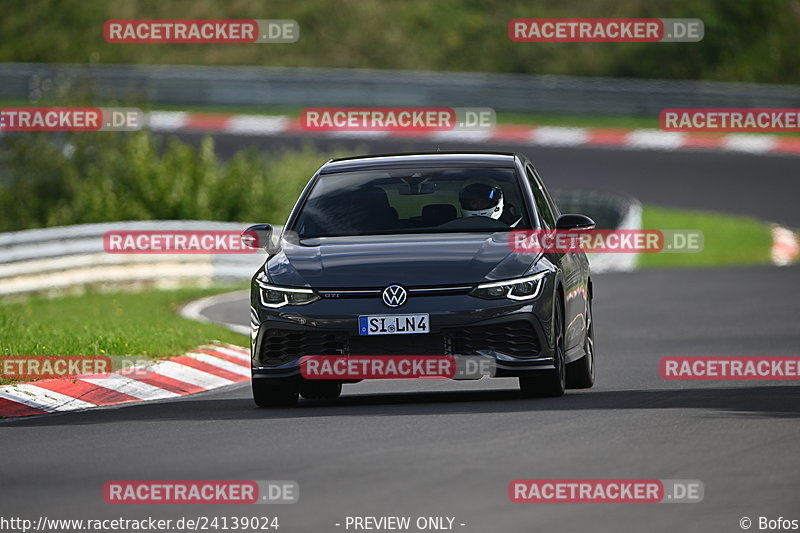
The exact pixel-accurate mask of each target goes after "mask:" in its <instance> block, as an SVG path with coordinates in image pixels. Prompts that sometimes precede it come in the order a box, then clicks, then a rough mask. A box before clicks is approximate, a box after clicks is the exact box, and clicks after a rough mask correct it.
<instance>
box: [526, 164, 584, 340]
mask: <svg viewBox="0 0 800 533" xmlns="http://www.w3.org/2000/svg"><path fill="white" fill-rule="evenodd" d="M525 174H526V176H527V178H528V181H529V182H530V186H531V190H532V192H533V197H534V201H535V202H536V211H537V213H538V215H539V221H540V224H541V226H542V229H545V230H555V227H556V220H557V217H558V208H557V207H555V204H553V203H552V200H551V199H550V198H549V196H550V195H549V194H548V193H547V191H546V189H545V188H544V185H543V184H542V181H541V179H540V178H539V176H538V174H537V173H536V170H535V169H534V168H533V165H531V164H530V163H528V164H526V165H525ZM548 257H549V258H550V260H551V261H553V262H554V263H555V264H557V265H559V266H560V267H561V270H562V272H563V276H564V284H565V286H564V318H565V324H566V331H565V339H564V341H565V345H566V347H567V350H569V349H571V348H574V347H576V346H578V345H580V343H581V342H583V329H584V311H585V309H586V301H585V298H584V295H585V289H586V286H585V285H586V284H585V282H584V279H585V272H584V266H583V263H584V261H585V260H586V257H585V255H584V254H583V253H581V252H567V253H559V254H548Z"/></svg>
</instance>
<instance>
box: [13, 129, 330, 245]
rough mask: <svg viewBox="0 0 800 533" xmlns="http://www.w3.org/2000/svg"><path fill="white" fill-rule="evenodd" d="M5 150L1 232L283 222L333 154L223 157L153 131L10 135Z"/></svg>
mask: <svg viewBox="0 0 800 533" xmlns="http://www.w3.org/2000/svg"><path fill="white" fill-rule="evenodd" d="M3 142H4V144H3V146H2V149H0V157H2V164H3V166H5V167H6V172H7V173H8V174H9V176H7V177H5V178H4V179H3V180H1V181H0V231H11V230H18V229H26V228H36V227H46V226H60V225H66V224H80V223H90V222H108V221H121V220H169V219H196V220H221V221H264V222H271V223H283V221H284V220H285V219H286V217H287V215H288V213H289V210H290V209H291V207H292V205H293V203H294V200H295V199H296V198H297V196H298V195H299V193H300V191H301V190H302V188H303V187H304V186H305V184H306V183H307V182H308V180H309V178H310V177H311V176H312V175H313V173H314V172H315V171H316V170H317V168H319V166H320V165H321V164H322V163H324V162H325V160H326V158H325V157H324V156H322V155H321V154H320V153H318V152H315V151H313V150H312V149H311V148H305V149H303V150H300V151H293V152H288V151H287V152H283V153H276V154H262V153H261V152H259V151H258V150H257V149H255V148H249V149H246V150H242V151H240V152H238V153H236V154H235V155H234V156H233V157H232V158H231V159H230V160H228V161H221V160H220V159H218V157H217V155H216V154H215V152H214V141H213V139H211V138H210V137H207V138H205V139H203V140H202V142H201V143H200V146H199V147H195V146H192V145H191V144H188V143H184V142H181V141H180V140H178V139H176V138H168V139H167V140H166V141H164V142H162V143H159V141H158V140H157V138H156V137H154V136H153V135H151V134H150V133H148V132H146V131H140V132H136V133H133V134H120V133H111V132H98V133H85V132H82V133H74V134H70V135H66V136H63V135H59V136H53V135H52V134H47V133H38V134H26V135H24V136H8V137H5V138H4V139H3Z"/></svg>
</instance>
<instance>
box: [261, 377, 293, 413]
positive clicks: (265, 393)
mask: <svg viewBox="0 0 800 533" xmlns="http://www.w3.org/2000/svg"><path fill="white" fill-rule="evenodd" d="M252 384H253V400H254V401H255V402H256V405H257V406H259V407H292V406H293V405H295V404H297V398H298V395H299V392H300V382H299V381H297V380H296V379H262V378H254V379H253V380H252Z"/></svg>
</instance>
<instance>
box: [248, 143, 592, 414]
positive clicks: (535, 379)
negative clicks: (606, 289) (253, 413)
mask: <svg viewBox="0 0 800 533" xmlns="http://www.w3.org/2000/svg"><path fill="white" fill-rule="evenodd" d="M593 227H594V222H593V221H592V220H591V219H590V218H588V217H586V216H583V215H577V214H564V215H562V214H561V213H560V212H559V210H558V207H557V206H556V204H555V203H554V202H553V199H552V198H551V196H550V194H549V193H548V192H547V189H545V187H544V184H543V183H542V180H541V178H540V177H539V174H538V173H537V171H536V169H535V168H534V166H533V164H532V163H531V162H530V161H529V160H528V159H527V158H526V157H525V156H524V155H521V154H512V153H494V152H491V153H490V152H465V153H461V152H459V153H455V152H435V153H413V154H391V155H376V156H366V157H351V158H345V159H334V160H331V161H328V162H327V163H325V164H324V165H323V166H322V167H321V168H320V169H319V170H318V171H317V172H316V174H315V175H314V176H313V177H312V178H311V180H310V181H309V182H308V185H307V186H306V187H305V189H304V190H303V192H302V193H301V195H300V198H299V199H298V200H297V203H296V204H295V206H294V208H293V209H292V212H291V214H290V215H289V218H288V220H287V222H286V224H285V225H284V227H283V230H282V232H281V233H280V235H279V236H277V237H275V236H273V228H272V226H271V225H269V224H258V225H255V226H251V227H250V228H248V229H247V230H245V232H244V233H243V234H242V239H243V241H244V242H245V244H247V245H248V246H251V247H254V248H264V249H266V251H267V259H266V262H265V263H264V265H263V267H261V268H260V269H259V270H258V271H257V272H256V274H255V275H254V276H253V279H252V292H251V299H250V305H251V310H250V311H251V352H252V377H253V379H252V387H253V397H254V399H255V403H256V404H257V405H258V406H260V407H270V406H291V405H294V404H296V403H297V401H298V397H299V396H302V397H304V398H307V399H310V398H327V399H331V398H336V397H338V396H339V395H340V394H341V390H342V383H353V382H357V380H355V379H350V380H348V379H307V378H306V377H303V374H302V372H301V358H303V357H304V356H341V357H351V356H372V357H384V356H406V355H408V356H441V357H450V358H453V359H459V358H479V359H480V360H482V361H484V360H485V361H488V362H490V363H491V368H492V376H494V377H512V378H513V377H516V378H517V379H518V380H519V387H520V390H521V393H522V394H523V395H524V396H561V395H562V394H563V393H564V389H565V388H589V387H591V386H592V384H593V383H594V378H595V354H594V336H593V324H592V294H593V291H592V279H591V272H590V269H589V263H588V260H587V258H586V256H585V255H584V254H583V253H582V252H581V251H579V250H578V251H570V252H569V253H518V252H516V251H514V249H513V247H512V246H510V245H509V244H510V242H511V241H510V239H509V236H510V234H511V232H513V231H515V230H555V229H558V230H587V229H591V228H593Z"/></svg>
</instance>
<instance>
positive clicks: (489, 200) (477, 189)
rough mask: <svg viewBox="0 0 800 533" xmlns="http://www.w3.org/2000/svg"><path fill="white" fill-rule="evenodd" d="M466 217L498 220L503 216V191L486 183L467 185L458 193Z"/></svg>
mask: <svg viewBox="0 0 800 533" xmlns="http://www.w3.org/2000/svg"><path fill="white" fill-rule="evenodd" d="M458 201H459V203H460V204H461V212H462V213H464V216H465V217H489V218H493V219H495V220H497V219H498V218H500V215H502V214H503V189H501V188H500V187H497V186H495V185H489V184H486V183H471V184H469V185H465V186H464V187H463V188H462V189H461V192H459V193H458Z"/></svg>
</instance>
